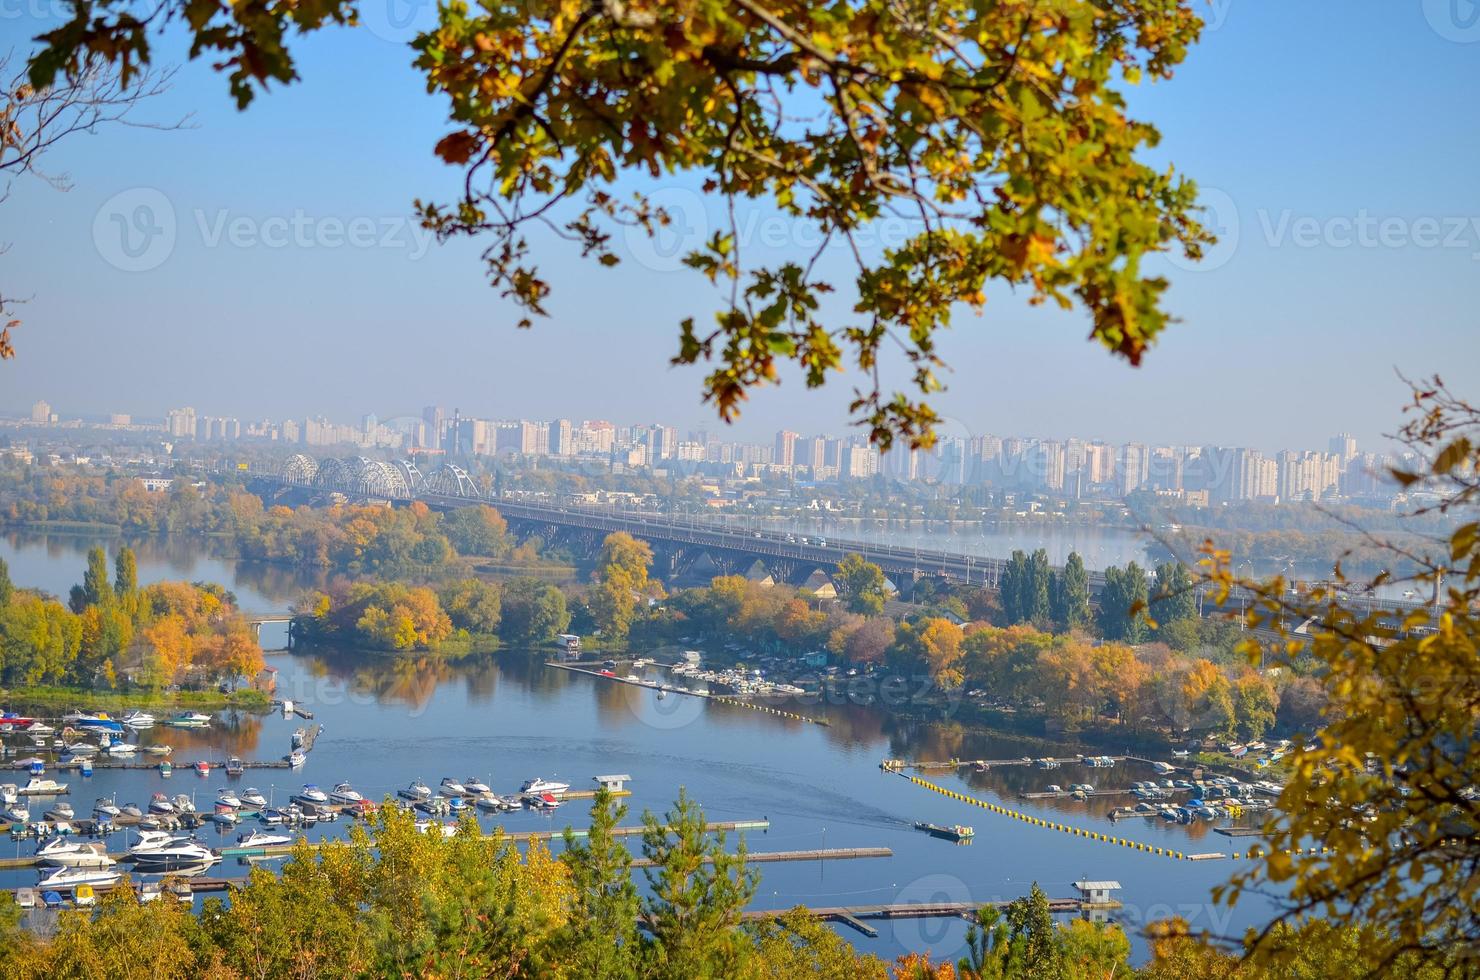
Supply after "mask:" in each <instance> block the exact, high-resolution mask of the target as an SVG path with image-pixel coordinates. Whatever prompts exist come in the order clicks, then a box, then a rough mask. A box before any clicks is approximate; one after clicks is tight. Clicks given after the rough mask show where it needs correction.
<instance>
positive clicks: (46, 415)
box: [31, 401, 51, 425]
mask: <svg viewBox="0 0 1480 980" xmlns="http://www.w3.org/2000/svg"><path fill="white" fill-rule="evenodd" d="M31 421H32V422H35V423H36V424H37V425H49V424H50V423H51V406H50V405H48V404H47V403H46V402H44V401H38V402H37V403H36V404H34V405H32V406H31Z"/></svg>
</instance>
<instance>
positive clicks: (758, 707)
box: [709, 694, 828, 725]
mask: <svg viewBox="0 0 1480 980" xmlns="http://www.w3.org/2000/svg"><path fill="white" fill-rule="evenodd" d="M709 700H711V701H718V702H719V703H720V704H733V705H735V706H736V707H738V708H749V709H750V710H751V711H760V712H763V713H765V714H768V715H776V716H777V717H778V718H790V719H791V720H792V721H805V722H807V723H809V724H812V725H826V724H828V722H827V720H826V719H823V718H808V717H807V716H806V715H799V714H797V713H796V712H793V711H782V710H781V709H780V708H773V707H771V706H770V705H769V704H754V703H752V702H750V701H739V700H736V699H735V698H727V697H725V696H723V695H720V694H711V695H709Z"/></svg>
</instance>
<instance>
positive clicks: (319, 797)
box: [293, 783, 329, 804]
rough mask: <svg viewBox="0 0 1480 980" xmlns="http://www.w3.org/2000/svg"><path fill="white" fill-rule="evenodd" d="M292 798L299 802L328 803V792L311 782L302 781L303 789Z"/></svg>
mask: <svg viewBox="0 0 1480 980" xmlns="http://www.w3.org/2000/svg"><path fill="white" fill-rule="evenodd" d="M293 799H294V800H295V801H296V802H299V803H314V804H318V803H328V802H329V794H328V793H325V792H324V791H323V790H321V789H319V788H318V787H317V786H315V785H314V784H313V783H304V784H303V789H302V790H300V791H299V792H298V793H297V794H296V795H295V796H294V797H293Z"/></svg>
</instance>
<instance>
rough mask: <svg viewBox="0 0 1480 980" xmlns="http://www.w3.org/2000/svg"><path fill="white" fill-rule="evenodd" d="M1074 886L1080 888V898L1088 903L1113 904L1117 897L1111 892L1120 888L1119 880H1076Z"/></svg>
mask: <svg viewBox="0 0 1480 980" xmlns="http://www.w3.org/2000/svg"><path fill="white" fill-rule="evenodd" d="M1074 887H1075V888H1077V889H1078V890H1079V899H1080V901H1082V902H1084V903H1085V904H1087V905H1111V904H1115V901H1116V900H1115V899H1114V898H1112V897H1111V895H1110V893H1111V892H1113V891H1117V890H1118V889H1119V888H1120V882H1118V881H1076V882H1074Z"/></svg>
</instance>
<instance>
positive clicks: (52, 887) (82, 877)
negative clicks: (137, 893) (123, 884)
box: [36, 868, 123, 891]
mask: <svg viewBox="0 0 1480 980" xmlns="http://www.w3.org/2000/svg"><path fill="white" fill-rule="evenodd" d="M122 877H123V876H122V875H121V874H119V873H118V872H117V871H106V870H102V869H88V868H58V869H57V870H56V871H55V872H53V873H52V874H51V875H49V876H47V877H45V878H42V879H41V880H40V881H39V882H37V883H36V887H37V888H41V889H45V890H48V891H56V890H60V889H67V888H76V887H77V886H78V885H111V884H113V883H114V882H116V881H117V880H118V879H119V878H122Z"/></svg>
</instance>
